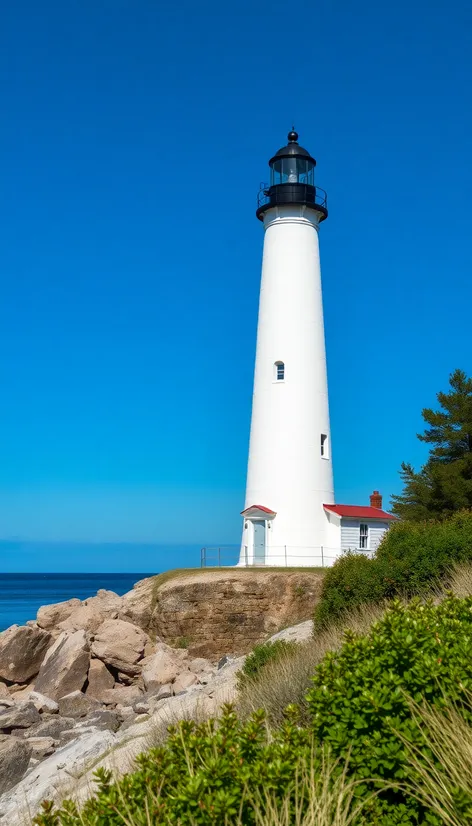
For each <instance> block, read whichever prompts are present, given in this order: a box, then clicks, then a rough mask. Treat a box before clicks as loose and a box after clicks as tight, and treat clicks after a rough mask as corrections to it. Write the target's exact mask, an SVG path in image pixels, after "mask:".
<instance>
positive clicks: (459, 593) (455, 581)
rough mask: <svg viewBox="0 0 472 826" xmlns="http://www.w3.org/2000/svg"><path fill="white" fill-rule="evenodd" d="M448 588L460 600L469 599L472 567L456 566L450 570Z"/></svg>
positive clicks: (471, 588)
mask: <svg viewBox="0 0 472 826" xmlns="http://www.w3.org/2000/svg"><path fill="white" fill-rule="evenodd" d="M449 587H450V590H451V591H452V592H453V594H455V596H456V597H459V598H460V599H464V598H465V597H470V596H471V595H472V565H456V566H455V567H454V568H453V569H452V573H451V576H450V580H449Z"/></svg>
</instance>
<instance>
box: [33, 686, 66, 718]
mask: <svg viewBox="0 0 472 826" xmlns="http://www.w3.org/2000/svg"><path fill="white" fill-rule="evenodd" d="M28 699H29V701H30V703H33V705H34V706H35V707H36V708H37V709H38V711H42V712H43V713H44V712H46V713H47V714H57V712H58V711H59V706H58V704H57V703H56V701H55V700H51V698H50V697H46V696H45V695H44V694H40V693H39V691H31V692H30V695H29V698H28Z"/></svg>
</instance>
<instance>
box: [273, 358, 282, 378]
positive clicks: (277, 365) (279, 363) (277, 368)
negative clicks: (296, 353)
mask: <svg viewBox="0 0 472 826" xmlns="http://www.w3.org/2000/svg"><path fill="white" fill-rule="evenodd" d="M274 373H275V380H276V381H284V379H285V364H284V363H283V361H276V362H275V364H274Z"/></svg>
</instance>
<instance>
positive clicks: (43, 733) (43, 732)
mask: <svg viewBox="0 0 472 826" xmlns="http://www.w3.org/2000/svg"><path fill="white" fill-rule="evenodd" d="M74 724H75V720H73V719H72V717H60V716H59V715H58V714H55V715H54V716H51V717H49V716H48V717H42V718H41V721H40V722H39V723H36V725H34V726H31V728H29V729H27V730H26V731H25V732H24V736H28V737H52V738H53V740H59V736H60V734H61V733H62V732H63V731H66V730H67V729H70V728H71V727H72V726H74ZM15 734H16V735H17V736H19V735H20V734H21V733H20V732H19V731H15Z"/></svg>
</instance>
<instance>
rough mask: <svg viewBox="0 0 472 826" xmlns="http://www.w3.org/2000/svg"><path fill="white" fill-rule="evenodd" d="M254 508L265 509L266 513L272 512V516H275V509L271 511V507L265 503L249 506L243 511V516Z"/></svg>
mask: <svg viewBox="0 0 472 826" xmlns="http://www.w3.org/2000/svg"><path fill="white" fill-rule="evenodd" d="M254 508H257V510H258V511H264V513H270V514H271V516H275V511H271V509H270V508H265V507H264V505H251V506H250V507H249V508H246V509H245V510H243V511H241V516H244V514H245V513H247V512H248V511H252V510H254Z"/></svg>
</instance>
